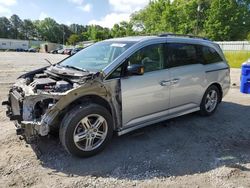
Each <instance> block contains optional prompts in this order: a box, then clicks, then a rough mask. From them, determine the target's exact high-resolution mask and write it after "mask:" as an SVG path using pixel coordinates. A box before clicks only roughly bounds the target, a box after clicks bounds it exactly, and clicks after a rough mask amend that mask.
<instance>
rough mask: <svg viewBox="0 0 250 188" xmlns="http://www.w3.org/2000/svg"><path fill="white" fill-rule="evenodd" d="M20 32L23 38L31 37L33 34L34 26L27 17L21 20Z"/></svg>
mask: <svg viewBox="0 0 250 188" xmlns="http://www.w3.org/2000/svg"><path fill="white" fill-rule="evenodd" d="M20 32H21V33H23V35H24V39H33V38H34V36H35V26H34V24H33V23H32V21H31V20H29V19H25V20H23V24H22V27H21V31H20Z"/></svg>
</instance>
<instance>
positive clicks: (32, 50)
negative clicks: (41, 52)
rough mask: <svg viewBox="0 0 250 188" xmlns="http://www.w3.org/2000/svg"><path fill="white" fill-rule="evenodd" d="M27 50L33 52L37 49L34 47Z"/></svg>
mask: <svg viewBox="0 0 250 188" xmlns="http://www.w3.org/2000/svg"><path fill="white" fill-rule="evenodd" d="M27 52H33V53H35V52H37V49H36V48H29V49H28V50H27Z"/></svg>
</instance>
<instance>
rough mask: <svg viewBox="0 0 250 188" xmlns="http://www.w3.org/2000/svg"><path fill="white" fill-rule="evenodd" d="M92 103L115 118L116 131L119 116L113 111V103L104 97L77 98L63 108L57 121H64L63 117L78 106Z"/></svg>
mask: <svg viewBox="0 0 250 188" xmlns="http://www.w3.org/2000/svg"><path fill="white" fill-rule="evenodd" d="M90 103H94V104H98V105H101V106H103V107H104V108H106V109H107V110H108V111H109V112H110V114H111V116H112V118H113V129H114V130H115V128H116V127H115V124H116V123H115V122H116V117H117V115H116V113H115V110H114V109H113V108H114V107H113V106H112V104H111V102H109V101H108V100H107V99H105V98H103V97H101V96H99V95H95V94H88V95H84V96H81V97H79V98H77V99H76V100H74V101H72V102H71V103H69V104H68V105H67V106H65V107H64V108H63V110H61V111H60V113H59V114H58V118H57V119H58V120H59V121H60V119H62V117H63V116H64V115H65V114H66V113H67V112H68V111H70V110H72V109H73V108H74V107H75V106H76V105H79V104H90ZM59 124H60V123H59ZM58 128H59V127H58Z"/></svg>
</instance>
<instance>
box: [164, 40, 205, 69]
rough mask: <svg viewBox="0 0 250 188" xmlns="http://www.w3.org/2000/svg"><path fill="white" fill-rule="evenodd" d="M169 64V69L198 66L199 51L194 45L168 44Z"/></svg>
mask: <svg viewBox="0 0 250 188" xmlns="http://www.w3.org/2000/svg"><path fill="white" fill-rule="evenodd" d="M167 62H168V66H169V67H178V66H184V65H190V64H198V63H200V61H199V60H198V58H197V49H196V46H195V45H192V44H182V43H168V44H167Z"/></svg>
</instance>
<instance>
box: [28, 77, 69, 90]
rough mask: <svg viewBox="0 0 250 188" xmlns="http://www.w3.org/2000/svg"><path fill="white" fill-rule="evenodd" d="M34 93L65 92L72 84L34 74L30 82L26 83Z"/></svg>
mask: <svg viewBox="0 0 250 188" xmlns="http://www.w3.org/2000/svg"><path fill="white" fill-rule="evenodd" d="M27 84H28V85H29V86H31V87H32V89H33V91H34V92H39V91H47V92H65V91H67V90H70V89H72V88H73V84H72V83H70V82H68V81H65V80H62V79H58V78H53V77H50V76H48V75H47V74H45V73H43V74H36V75H35V76H34V77H33V80H32V82H27Z"/></svg>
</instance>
